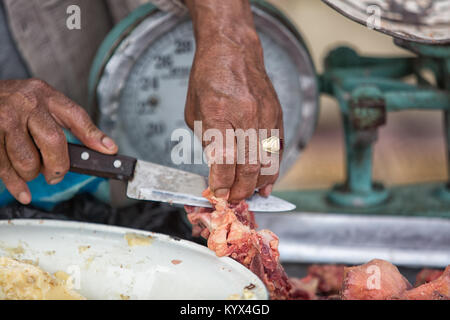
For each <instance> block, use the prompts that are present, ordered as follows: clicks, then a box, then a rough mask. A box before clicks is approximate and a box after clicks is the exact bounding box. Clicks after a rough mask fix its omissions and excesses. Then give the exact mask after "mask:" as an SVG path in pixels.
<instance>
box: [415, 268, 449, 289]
mask: <svg viewBox="0 0 450 320" xmlns="http://www.w3.org/2000/svg"><path fill="white" fill-rule="evenodd" d="M443 273H444V270H438V269H427V268H425V269H423V270H421V271H420V272H419V273H418V274H417V276H416V283H415V284H414V286H415V287H418V286H420V285H422V284H424V283H428V282H431V281H433V280H436V279H437V278H439V277H440V276H441V275H442V274H443Z"/></svg>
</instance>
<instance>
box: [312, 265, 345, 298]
mask: <svg viewBox="0 0 450 320" xmlns="http://www.w3.org/2000/svg"><path fill="white" fill-rule="evenodd" d="M344 268H345V266H344V265H342V264H325V265H320V264H313V265H311V266H310V267H309V268H308V276H309V277H312V278H316V279H318V282H319V284H318V288H317V289H318V291H319V292H320V293H321V294H327V295H328V294H336V293H339V292H340V291H341V288H342V282H343V281H344Z"/></svg>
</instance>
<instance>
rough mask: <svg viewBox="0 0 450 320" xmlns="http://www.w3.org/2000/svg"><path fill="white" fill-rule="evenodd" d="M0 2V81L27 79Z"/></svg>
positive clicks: (27, 73) (0, 1) (23, 64)
mask: <svg viewBox="0 0 450 320" xmlns="http://www.w3.org/2000/svg"><path fill="white" fill-rule="evenodd" d="M6 19H7V18H6V14H5V10H4V8H3V1H2V0H0V48H1V49H0V80H6V79H25V78H29V76H30V75H29V72H28V69H27V66H26V64H25V62H24V61H23V59H22V56H21V55H20V53H19V51H18V50H17V47H16V44H15V43H14V40H13V39H12V37H11V34H10V31H9V28H8V22H7V20H6Z"/></svg>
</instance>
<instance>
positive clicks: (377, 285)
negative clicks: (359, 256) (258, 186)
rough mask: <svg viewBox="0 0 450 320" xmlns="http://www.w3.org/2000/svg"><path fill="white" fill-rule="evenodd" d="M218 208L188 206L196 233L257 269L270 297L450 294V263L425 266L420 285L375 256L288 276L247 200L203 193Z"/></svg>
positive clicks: (269, 234)
mask: <svg viewBox="0 0 450 320" xmlns="http://www.w3.org/2000/svg"><path fill="white" fill-rule="evenodd" d="M203 196H204V197H206V198H207V199H208V200H209V201H210V202H211V204H212V205H213V207H214V209H210V208H199V207H189V206H186V207H185V208H186V211H187V213H188V219H189V221H190V222H191V223H192V226H193V228H192V233H193V235H194V236H202V237H204V238H205V239H207V240H208V248H210V249H211V250H213V251H214V252H215V253H216V254H217V256H219V257H223V256H228V257H231V258H233V259H234V260H236V261H238V262H240V263H241V264H243V265H244V266H246V267H247V268H249V269H250V270H251V271H253V272H254V273H255V274H256V275H257V276H258V277H259V278H260V279H261V280H262V281H263V282H264V284H265V285H266V287H267V289H268V290H269V293H270V297H271V299H319V298H327V299H361V300H367V299H450V266H449V267H447V268H446V269H445V271H439V270H430V269H425V270H423V271H422V272H421V273H419V275H418V276H417V281H416V288H412V286H411V285H410V284H409V282H408V281H407V280H406V279H405V278H404V277H403V276H402V275H401V274H400V272H399V271H398V269H397V268H396V267H395V266H394V265H392V264H390V263H389V262H387V261H383V260H372V261H370V262H369V263H367V264H364V265H361V266H355V267H345V266H343V265H312V266H311V267H310V268H309V270H308V275H307V276H306V277H305V278H302V279H298V278H288V276H287V274H286V272H285V271H284V269H283V267H282V266H281V264H280V261H279V257H280V254H279V252H278V237H277V236H276V235H275V234H274V233H272V232H271V231H270V230H259V231H256V228H257V225H256V222H255V217H254V214H253V212H251V211H249V210H248V205H247V204H246V203H245V202H244V201H242V202H241V203H239V204H237V205H231V204H229V203H228V202H227V201H226V200H223V199H219V198H215V197H214V196H213V194H212V192H211V191H210V190H209V189H207V190H205V191H204V192H203Z"/></svg>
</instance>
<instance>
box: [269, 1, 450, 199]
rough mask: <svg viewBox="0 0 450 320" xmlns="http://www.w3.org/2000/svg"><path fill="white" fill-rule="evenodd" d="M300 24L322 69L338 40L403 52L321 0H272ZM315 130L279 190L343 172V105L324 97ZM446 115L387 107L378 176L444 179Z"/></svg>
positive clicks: (389, 181) (325, 182)
mask: <svg viewBox="0 0 450 320" xmlns="http://www.w3.org/2000/svg"><path fill="white" fill-rule="evenodd" d="M270 2H272V3H273V4H274V5H276V6H277V7H279V8H280V9H281V10H282V11H283V13H284V14H286V16H288V17H289V18H290V19H291V20H292V21H293V22H294V23H295V24H296V25H297V27H298V28H299V29H300V31H301V32H302V35H303V37H304V40H305V41H306V43H307V45H308V48H309V50H310V52H311V55H312V57H313V59H314V63H315V65H316V69H317V71H318V72H319V73H321V72H322V70H323V59H324V58H325V56H326V55H327V53H328V52H329V51H330V50H331V49H333V48H335V47H336V46H339V45H348V46H351V47H353V48H355V49H356V50H357V51H358V52H359V53H360V54H365V55H375V56H405V55H409V52H408V51H406V50H403V49H401V48H399V47H397V46H395V45H394V43H393V40H392V38H391V37H389V36H387V35H384V34H382V33H379V32H376V31H372V30H370V29H368V28H366V27H364V26H362V25H360V24H357V23H355V22H353V21H351V20H349V19H347V18H345V17H344V16H342V15H340V14H339V13H337V12H336V11H334V10H333V9H331V8H330V7H328V6H327V5H325V4H324V3H322V1H320V0H270ZM320 104H321V105H320V107H321V110H320V118H319V122H318V126H317V128H316V131H315V134H314V136H313V138H312V139H311V141H310V143H309V144H308V145H307V146H306V148H305V149H304V151H303V153H302V154H301V156H300V158H299V159H298V160H297V162H296V164H295V165H294V166H293V167H292V168H291V169H290V171H289V172H288V173H287V174H286V175H285V176H284V177H283V178H282V179H280V180H279V181H278V183H277V185H276V190H293V189H322V188H328V187H330V186H332V185H333V184H334V183H336V182H341V181H343V180H344V178H345V162H344V143H343V130H342V124H341V118H340V113H339V107H338V105H337V103H336V101H335V100H334V99H332V98H330V97H328V96H322V97H321V98H320ZM445 161H446V158H445V152H444V135H443V119H442V115H441V113H440V112H439V111H402V112H398V113H388V116H387V124H386V125H385V126H383V127H381V129H380V130H379V137H378V141H377V143H376V144H375V152H374V178H375V179H376V180H381V181H383V183H384V184H385V185H387V186H391V185H399V184H408V183H413V182H429V181H443V180H445V179H446V174H447V169H446V166H445Z"/></svg>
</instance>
